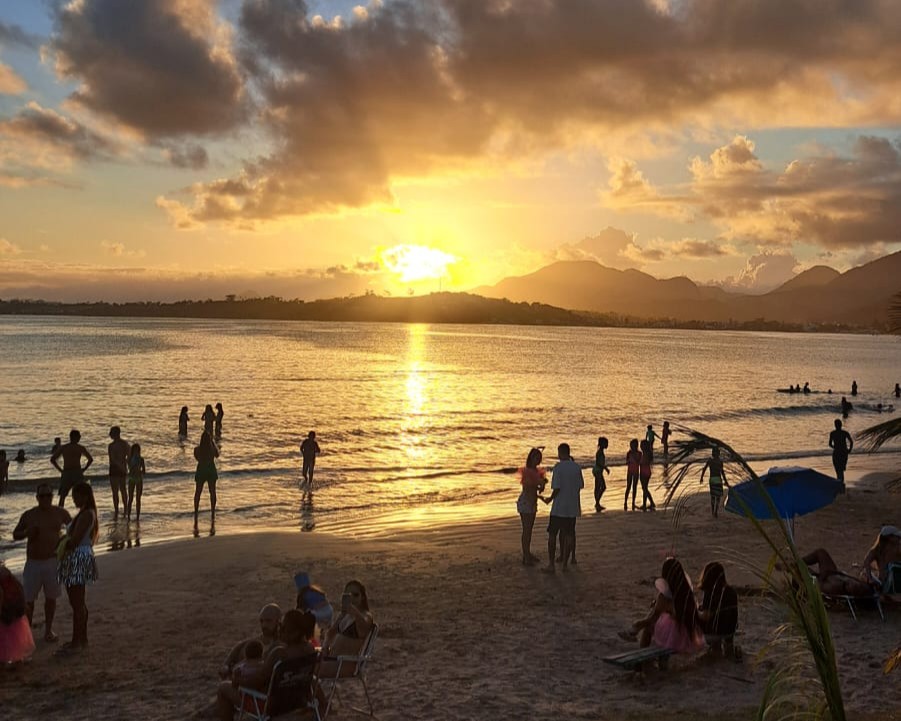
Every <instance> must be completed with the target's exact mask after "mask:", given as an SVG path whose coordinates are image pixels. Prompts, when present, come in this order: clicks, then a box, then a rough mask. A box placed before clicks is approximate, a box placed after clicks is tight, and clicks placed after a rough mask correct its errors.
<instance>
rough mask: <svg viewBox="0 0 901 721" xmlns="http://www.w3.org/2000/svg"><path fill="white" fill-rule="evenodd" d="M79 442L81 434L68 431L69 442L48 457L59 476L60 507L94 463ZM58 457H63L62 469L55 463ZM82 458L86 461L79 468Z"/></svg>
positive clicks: (75, 431)
mask: <svg viewBox="0 0 901 721" xmlns="http://www.w3.org/2000/svg"><path fill="white" fill-rule="evenodd" d="M80 440H81V433H79V432H78V431H77V430H75V429H74V428H73V429H72V430H71V431H69V442H68V443H66V444H65V445H62V446H60V447H59V448H58V449H57V450H55V451H54V452H53V455H52V456H50V462H51V463H52V464H53V467H54V468H55V469H56V470H58V471H59V472H60V474H61V475H60V481H59V505H60V507H62V506H64V505H65V503H66V496H68V495H69V491H71V490H72V488H73V486H75V484H77V483H80V482H81V481H83V480H84V472H85V471H86V470H88V468H90V467H91V464H92V463H93V462H94V458H93V456H91V454H90V453H88V450H87V448H85V447H84V446H82V445H81V444H79V441H80ZM60 456H62V457H63V465H62V467H60V465H59V463H58V462H57V459H58V458H59V457H60ZM82 457H84V458H86V459H87V461H88V462H87V463H85V465H84V468H82V467H81V459H82Z"/></svg>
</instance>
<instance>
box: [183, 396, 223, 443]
mask: <svg viewBox="0 0 901 721" xmlns="http://www.w3.org/2000/svg"><path fill="white" fill-rule="evenodd" d="M224 416H225V411H224V410H223V408H222V404H221V403H217V404H216V407H215V410H213V406H212V405H210V404H209V403H207V405H206V408H204V409H203V413H202V414H201V416H200V420H202V421H203V430H204V432H205V433H209V434H210V435H211V436H214V437H215V438H222V419H223V417H224ZM189 420H191V418H190V417H189V416H188V407H187V406H182V407H181V412H180V413H179V414H178V435H179V436H180V437H181V438H187V437H188V421H189Z"/></svg>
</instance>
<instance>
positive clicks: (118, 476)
mask: <svg viewBox="0 0 901 721" xmlns="http://www.w3.org/2000/svg"><path fill="white" fill-rule="evenodd" d="M126 477H127V476H126V474H125V473H121V472H119V471H117V472H116V473H110V474H109V484H110V486H112V487H113V488H119V487H120V486H124V485H125V479H126Z"/></svg>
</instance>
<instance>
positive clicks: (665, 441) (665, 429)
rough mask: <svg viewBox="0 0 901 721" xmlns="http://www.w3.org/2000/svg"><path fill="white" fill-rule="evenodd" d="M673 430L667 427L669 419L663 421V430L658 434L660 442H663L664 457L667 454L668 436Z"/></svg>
mask: <svg viewBox="0 0 901 721" xmlns="http://www.w3.org/2000/svg"><path fill="white" fill-rule="evenodd" d="M671 435H673V432H672V431H671V430H670V429H669V421H663V432H662V433H661V434H660V442H661V443H662V444H663V455H664V457H666V456H669V437H670V436H671Z"/></svg>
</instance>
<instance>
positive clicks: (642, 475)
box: [638, 441, 657, 511]
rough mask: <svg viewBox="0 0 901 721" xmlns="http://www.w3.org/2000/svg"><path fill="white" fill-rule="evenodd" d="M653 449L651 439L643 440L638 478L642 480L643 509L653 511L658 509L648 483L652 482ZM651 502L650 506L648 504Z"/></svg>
mask: <svg viewBox="0 0 901 721" xmlns="http://www.w3.org/2000/svg"><path fill="white" fill-rule="evenodd" d="M653 453H654V452H653V451H652V450H651V442H650V441H642V442H641V461H640V462H639V464H638V480H639V481H641V510H642V511H647V510H648V509H649V508H650V510H652V511H655V510H657V506H656V505H655V504H654V499H653V498H652V497H651V492H650V491H649V490H648V484H650V482H651V461H652V460H653ZM648 503H650V506H649V505H648Z"/></svg>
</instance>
